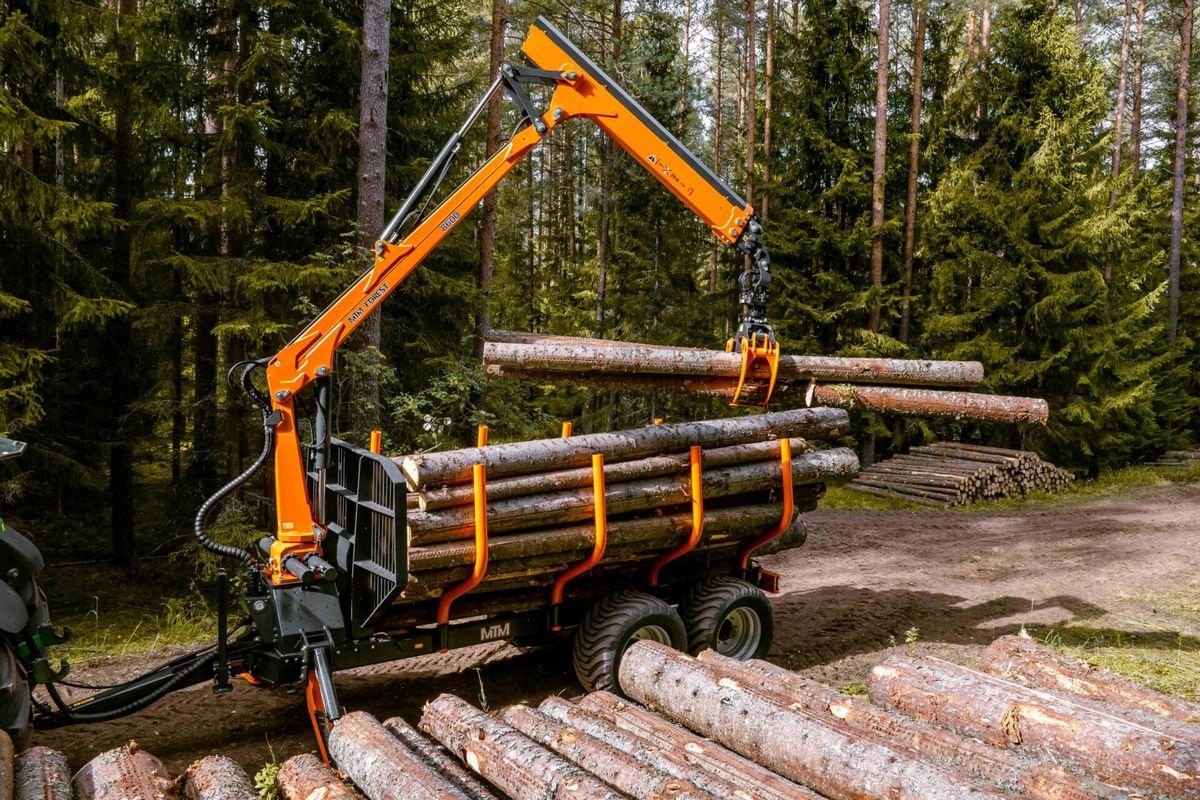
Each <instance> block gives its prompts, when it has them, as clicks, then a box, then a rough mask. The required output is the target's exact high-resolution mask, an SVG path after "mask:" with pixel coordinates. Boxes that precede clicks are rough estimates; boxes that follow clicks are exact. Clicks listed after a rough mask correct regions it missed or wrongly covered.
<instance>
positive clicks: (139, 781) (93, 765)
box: [71, 741, 179, 800]
mask: <svg viewBox="0 0 1200 800" xmlns="http://www.w3.org/2000/svg"><path fill="white" fill-rule="evenodd" d="M71 785H72V787H73V788H74V790H75V796H76V797H77V798H78V800H177V799H178V797H179V793H178V791H177V790H176V788H175V781H173V780H171V776H170V775H169V774H168V773H167V768H166V767H164V766H163V763H162V762H161V761H159V760H158V759H157V758H155V757H154V756H152V755H150V754H149V753H147V752H146V751H145V750H143V749H142V748H141V745H139V744H138V743H137V742H136V741H131V742H130V743H129V744H127V745H125V746H124V747H118V748H116V749H114V750H108V751H106V752H104V753H101V754H100V755H98V756H96V757H95V758H93V759H92V760H91V761H89V762H88V763H86V764H84V765H83V769H81V770H79V772H77V773H75V778H74V780H73V781H72V782H71Z"/></svg>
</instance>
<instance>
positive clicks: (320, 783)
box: [279, 753, 362, 800]
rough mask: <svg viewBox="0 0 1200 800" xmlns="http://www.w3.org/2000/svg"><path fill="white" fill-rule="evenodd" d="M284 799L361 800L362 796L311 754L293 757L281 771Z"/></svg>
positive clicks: (280, 784)
mask: <svg viewBox="0 0 1200 800" xmlns="http://www.w3.org/2000/svg"><path fill="white" fill-rule="evenodd" d="M279 791H280V793H281V794H282V795H283V800H315V799H316V798H320V799H321V800H361V798H362V796H361V795H360V794H359V793H358V792H356V791H354V790H353V789H351V788H349V787H347V786H346V784H344V783H342V779H341V778H339V777H338V776H337V773H336V772H334V771H333V770H331V769H330V768H329V767H327V766H325V762H323V761H321V759H320V758H318V757H317V756H315V755H312V754H311V753H305V754H304V755H299V756H292V757H291V758H289V759H288V760H287V761H285V762H283V768H282V769H280V770H279Z"/></svg>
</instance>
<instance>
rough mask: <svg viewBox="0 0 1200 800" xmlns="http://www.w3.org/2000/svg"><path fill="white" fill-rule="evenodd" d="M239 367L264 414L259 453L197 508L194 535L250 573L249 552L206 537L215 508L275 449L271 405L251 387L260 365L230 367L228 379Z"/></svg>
mask: <svg viewBox="0 0 1200 800" xmlns="http://www.w3.org/2000/svg"><path fill="white" fill-rule="evenodd" d="M239 366H241V367H242V375H241V385H242V389H243V391H245V392H246V394H247V395H248V396H249V397H250V399H251V400H253V401H254V402H255V404H257V405H258V407H259V408H260V409H262V412H263V446H262V452H260V453H259V454H258V458H257V459H255V460H254V463H253V464H251V465H250V466H249V467H247V468H246V469H245V470H244V471H243V472H242V474H241V475H238V476H237V477H236V478H234V479H233V480H231V481H230V482H229V483H227V484H225V485H224V486H222V487H221V488H220V489H218V490H217V491H216V492H215V493H214V494H213V495H212V497H210V498H208V499H207V500H205V501H204V504H203V505H201V506H200V510H199V511H197V512H196V525H195V533H196V540H197V541H198V542H200V546H201V547H203V548H204V549H205V550H208V551H209V552H211V553H216V554H217V555H219V556H224V557H226V558H236V559H239V560H240V561H242V563H244V564H245V565H246V566H247V567H249V568H250V569H251V570H253V569H255V568H256V567H257V561H256V560H255V558H254V555H253V554H252V553H251V552H250V551H249V550H246V549H244V548H241V547H236V546H234V545H229V544H221V543H220V542H216V541H213V539H212V537H210V536H209V535H208V520H209V517H210V516H212V513H213V511H214V510H215V509H216V508H217V506H219V505H220V504H221V503H223V502H224V501H225V499H226V498H228V497H229V495H231V494H233V493H234V492H235V491H237V489H238V488H239V487H240V486H241V485H242V484H244V483H245V482H246V481H248V480H250V478H252V477H254V474H255V473H257V472H258V471H259V470H260V469H262V468H263V465H264V464H266V463H267V459H269V458H270V457H271V453H272V451H273V450H274V449H275V429H274V427H272V426H271V425H270V424H269V422H268V417H269V416H270V414H271V402H270V400H268V399H267V397H266V395H264V394H263V393H262V392H260V391H258V389H256V388H255V387H254V384H253V383H251V373H252V372H253V370H254V369H255V368H256V367H261V366H262V363H261V362H257V361H251V362H243V363H242V364H235V365H234V366H233V368H232V369H230V376H231V377H232V374H233V370H236V369H237V368H238V367H239Z"/></svg>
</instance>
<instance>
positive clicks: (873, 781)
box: [620, 641, 1007, 800]
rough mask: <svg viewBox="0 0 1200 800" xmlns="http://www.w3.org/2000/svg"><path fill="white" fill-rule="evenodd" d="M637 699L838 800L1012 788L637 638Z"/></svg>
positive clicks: (632, 657) (629, 678)
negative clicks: (936, 762) (986, 782)
mask: <svg viewBox="0 0 1200 800" xmlns="http://www.w3.org/2000/svg"><path fill="white" fill-rule="evenodd" d="M620 682H621V689H622V691H624V692H625V694H626V695H628V696H629V697H630V699H632V700H635V701H636V702H638V703H641V704H642V705H643V706H646V707H647V708H650V709H651V710H655V711H658V712H660V713H663V714H665V715H666V716H668V717H670V718H671V719H673V720H675V721H676V722H678V723H680V724H682V725H686V726H687V727H688V728H690V729H691V730H693V731H695V732H696V733H699V734H701V735H703V736H707V737H708V738H710V739H713V740H714V741H716V742H718V743H719V744H721V745H723V746H725V747H728V748H729V749H731V750H733V751H734V752H737V753H740V754H741V755H743V756H745V757H746V758H749V759H751V760H753V761H756V762H758V763H759V764H762V765H763V766H765V767H767V768H769V769H771V770H773V771H775V772H777V773H779V774H780V775H782V776H784V777H785V778H790V779H791V780H794V781H796V782H797V783H802V784H804V785H805V786H808V787H809V788H811V789H814V790H816V791H817V792H819V793H821V794H823V795H825V796H826V797H829V798H831V800H866V799H868V798H871V799H877V800H918V798H920V800H940V799H941V798H945V800H950V799H951V798H953V799H954V800H983V799H984V798H1001V797H1006V796H1007V795H1006V794H1004V793H1003V792H1001V791H999V790H992V789H986V788H983V787H982V786H979V785H977V784H975V783H974V782H973V781H971V780H970V779H968V778H967V777H966V776H965V775H963V774H961V773H958V772H955V771H953V770H947V769H943V768H940V767H936V766H933V765H931V764H927V763H926V762H924V761H922V760H921V759H920V756H919V754H918V753H917V752H915V751H913V750H910V749H909V748H907V747H903V746H900V745H895V744H884V743H882V742H879V741H876V740H873V739H869V738H865V737H863V736H861V735H849V734H847V733H845V732H844V731H843V730H842V729H841V727H840V726H838V725H834V724H832V723H830V722H829V721H828V720H827V719H825V718H823V717H821V716H817V715H815V714H810V713H808V712H806V711H803V710H802V709H799V708H795V707H789V706H787V705H785V704H783V703H779V702H776V701H775V700H773V699H772V698H771V697H770V696H769V695H766V694H764V693H762V692H758V691H754V690H752V689H747V688H746V687H744V686H741V685H739V684H738V683H736V682H731V681H728V680H723V679H722V676H721V674H720V673H719V672H717V671H716V670H714V669H712V668H711V667H710V666H708V665H707V664H704V663H702V662H699V661H696V660H695V659H693V658H691V657H690V656H688V655H685V654H684V653H680V652H678V651H676V650H672V649H671V648H670V647H667V646H664V645H659V644H656V643H651V642H646V641H643V642H636V643H634V645H633V646H632V647H630V648H629V649H628V650H626V651H625V655H624V657H623V658H622V659H621V666H620Z"/></svg>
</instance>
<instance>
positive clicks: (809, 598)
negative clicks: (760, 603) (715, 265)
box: [35, 485, 1200, 771]
mask: <svg viewBox="0 0 1200 800" xmlns="http://www.w3.org/2000/svg"><path fill="white" fill-rule="evenodd" d="M808 522H809V529H810V536H809V543H808V545H806V546H805V547H804V548H802V549H799V550H793V551H790V552H787V553H783V554H780V555H777V556H772V557H770V558H768V559H766V560H765V561H766V563H767V565H768V566H770V567H771V568H773V569H775V570H777V571H779V572H781V573H782V574H783V576H784V578H783V587H782V588H783V591H782V593H781V594H780V595H779V596H778V597H777V598H775V608H776V637H775V645H774V647H773V648H772V651H771V654H770V657H771V659H772V660H773V661H776V662H778V663H780V664H783V665H785V666H787V667H790V668H792V669H797V670H802V671H804V672H805V673H806V674H808V675H811V676H812V677H815V678H817V679H820V680H823V681H826V682H828V683H831V684H833V685H835V686H844V685H846V684H851V683H855V682H858V681H861V680H863V679H864V677H865V675H866V672H867V670H868V668H869V666H870V665H872V664H874V663H877V662H878V661H879V660H880V658H881V656H880V651H882V650H885V649H887V648H889V647H891V646H895V645H896V644H897V643H899V644H900V645H901V646H906V645H905V644H904V643H905V641H906V639H908V640H910V641H912V642H913V643H912V644H909V645H907V646H910V647H915V648H917V649H921V650H928V651H932V652H938V653H941V654H943V655H947V656H949V657H951V658H955V659H956V660H962V661H969V660H970V659H971V657H972V655H973V653H974V652H977V651H978V649H979V648H980V647H981V646H983V645H986V644H987V643H988V642H990V641H991V640H992V639H993V638H995V637H996V636H998V635H1001V634H1003V633H1012V632H1014V631H1016V630H1019V629H1020V627H1021V626H1022V624H1026V625H1051V624H1052V625H1059V624H1064V623H1070V624H1071V626H1072V630H1074V631H1076V632H1083V634H1084V635H1086V634H1087V631H1088V630H1089V629H1094V630H1095V631H1097V632H1098V633H1099V632H1101V631H1104V632H1105V635H1112V632H1113V631H1114V630H1115V631H1124V632H1130V633H1137V634H1138V639H1139V641H1141V642H1146V641H1150V642H1156V641H1159V640H1161V645H1162V646H1163V647H1171V648H1180V649H1186V650H1190V651H1196V650H1200V615H1197V614H1191V613H1181V612H1179V611H1178V610H1177V609H1175V608H1174V607H1173V606H1171V605H1170V604H1166V606H1167V607H1165V608H1164V607H1162V606H1163V605H1164V604H1162V603H1160V602H1159V599H1160V598H1161V597H1162V596H1163V594H1164V593H1170V592H1177V593H1183V592H1196V591H1197V587H1198V586H1200V584H1197V583H1196V581H1197V578H1198V577H1200V485H1192V486H1173V487H1167V488H1155V489H1148V490H1144V491H1138V492H1133V493H1130V494H1127V495H1125V496H1122V497H1120V498H1108V499H1098V500H1091V501H1087V502H1083V503H1064V504H1062V505H1058V506H1055V507H1052V508H1044V509H1038V510H1032V511H1018V512H967V513H963V512H938V511H914V512H866V511H819V512H816V513H813V514H810V515H809V516H808ZM1191 607H1192V608H1196V605H1195V604H1193V605H1192V606H1191ZM131 666H133V665H131V664H128V663H125V664H120V665H112V666H110V667H107V668H99V669H97V670H94V671H93V674H92V675H91V676H88V675H82V674H81V675H78V676H75V677H80V678H87V677H93V678H96V679H99V678H103V677H105V676H111V675H113V674H115V673H117V672H128V671H129V670H130V668H131ZM138 666H139V667H148V666H150V664H145V665H138ZM338 683H339V689H340V693H341V699H342V702H343V703H344V704H345V705H346V706H347V707H348V708H350V709H368V710H371V711H373V712H374V713H375V714H376V715H378V716H379V717H380V718H383V717H385V716H389V715H394V714H402V715H404V716H405V717H407V718H408V719H410V720H415V719H416V718H417V717H418V716H419V714H420V709H421V706H422V705H423V704H424V703H425V702H426V701H427V700H429V699H431V698H433V697H435V696H437V695H438V694H440V693H442V692H454V693H457V694H460V695H462V696H464V697H466V698H468V699H470V700H471V701H473V702H476V703H478V704H480V705H482V706H484V707H489V706H490V707H492V708H496V707H499V706H503V705H507V704H510V703H514V702H518V701H530V702H534V703H536V702H538V701H540V700H541V699H542V698H543V697H545V696H546V695H549V694H554V693H561V694H566V695H573V694H575V693H577V692H578V691H579V690H578V687H577V686H576V684H575V682H574V678H573V675H572V672H571V667H570V661H569V653H568V651H567V650H566V649H565V648H563V647H552V648H543V649H537V650H517V649H515V648H512V647H509V646H504V645H492V646H484V647H481V648H478V649H475V650H469V651H460V652H457V653H451V654H448V655H446V656H427V657H423V658H421V659H416V660H413V661H408V662H404V663H402V664H393V665H387V666H382V667H374V668H369V669H364V670H358V671H355V672H351V673H342V674H340V675H339V678H338ZM311 736H312V732H311V728H310V727H309V725H308V721H307V717H306V714H305V711H304V700H303V694H302V693H298V692H296V691H294V690H287V689H252V688H250V687H248V686H246V685H244V684H241V683H240V682H239V685H238V686H237V688H236V689H235V690H234V692H233V693H231V694H228V695H224V696H220V697H214V696H213V695H212V693H211V692H210V691H209V689H208V688H207V687H199V688H196V689H192V690H189V691H184V692H179V693H177V694H175V695H171V696H169V697H167V698H166V699H165V700H163V701H161V702H159V703H158V704H157V705H155V706H153V707H151V708H149V709H147V710H145V711H143V712H141V713H139V714H136V715H134V716H132V717H128V718H126V719H123V720H118V721H114V722H110V723H105V724H99V725H91V726H81V727H76V728H67V729H62V730H57V731H47V732H43V733H40V734H38V735H37V736H36V737H35V741H37V742H38V743H41V744H45V745H48V746H50V747H54V748H57V749H60V750H62V751H64V752H65V753H66V754H67V755H68V757H69V758H70V760H71V763H72V764H73V765H74V766H76V767H78V766H81V765H82V764H83V763H84V762H85V761H86V760H87V759H88V758H90V757H91V756H93V755H95V754H96V753H98V752H100V751H102V750H104V749H107V748H110V747H115V746H117V745H119V744H123V743H124V742H126V741H128V740H129V739H131V738H136V739H138V740H139V741H140V742H141V743H142V744H143V746H144V747H145V748H146V749H148V750H150V751H151V752H153V753H155V754H156V755H158V756H159V757H160V758H162V759H163V760H164V761H166V762H167V763H168V766H170V767H171V768H172V769H174V770H180V769H182V768H183V767H185V766H186V765H187V764H188V763H190V761H191V760H193V759H194V758H195V757H197V756H199V755H203V754H208V753H211V752H214V751H219V752H224V753H226V754H228V755H230V756H233V757H234V758H236V759H237V760H238V761H240V762H241V763H242V764H243V765H244V766H245V767H246V768H247V769H249V770H251V771H254V770H256V769H258V768H259V767H260V766H261V765H262V764H263V763H265V762H267V761H269V760H271V759H272V757H274V758H275V759H279V760H282V759H284V758H287V757H289V756H291V755H294V754H296V753H299V752H305V751H308V750H309V749H311V747H312V740H311Z"/></svg>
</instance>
